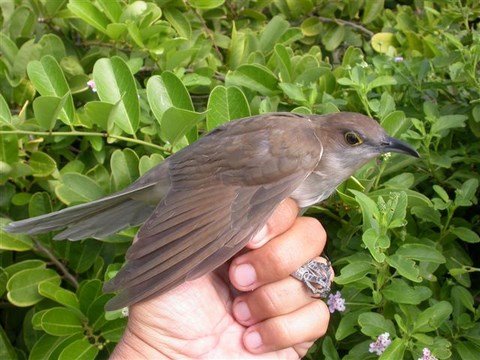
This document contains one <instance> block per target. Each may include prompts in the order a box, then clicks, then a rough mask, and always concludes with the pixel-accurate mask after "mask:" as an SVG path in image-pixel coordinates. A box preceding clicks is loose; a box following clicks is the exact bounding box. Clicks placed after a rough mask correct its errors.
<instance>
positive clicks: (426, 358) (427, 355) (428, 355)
mask: <svg viewBox="0 0 480 360" xmlns="http://www.w3.org/2000/svg"><path fill="white" fill-rule="evenodd" d="M418 360H438V359H437V358H436V357H435V356H433V355H432V352H431V351H430V349H429V348H424V349H423V356H422V357H421V358H418Z"/></svg>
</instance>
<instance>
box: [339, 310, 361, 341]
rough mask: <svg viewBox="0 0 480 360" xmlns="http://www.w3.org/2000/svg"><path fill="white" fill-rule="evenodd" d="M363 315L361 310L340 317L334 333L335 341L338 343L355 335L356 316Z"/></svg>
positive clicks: (356, 328) (356, 326) (356, 329)
mask: <svg viewBox="0 0 480 360" xmlns="http://www.w3.org/2000/svg"><path fill="white" fill-rule="evenodd" d="M363 313H364V312H363V310H361V311H351V312H348V313H346V314H344V315H342V318H341V319H340V322H339V324H338V327H337V330H336V331H335V339H336V340H338V341H340V340H343V339H345V338H347V337H348V336H350V335H352V334H355V333H356V332H357V331H358V316H359V315H360V314H363Z"/></svg>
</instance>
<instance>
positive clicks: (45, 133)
mask: <svg viewBox="0 0 480 360" xmlns="http://www.w3.org/2000/svg"><path fill="white" fill-rule="evenodd" d="M7 134H13V135H31V136H94V137H102V138H107V139H115V140H120V141H126V142H131V143H135V144H138V145H142V146H147V147H150V148H154V149H157V150H160V151H163V152H167V153H168V152H170V151H171V149H169V148H166V147H164V146H161V145H156V144H152V143H149V142H147V141H143V140H140V139H136V138H129V137H126V136H121V135H113V134H108V133H106V132H94V131H74V130H73V131H30V130H18V129H17V130H0V135H7Z"/></svg>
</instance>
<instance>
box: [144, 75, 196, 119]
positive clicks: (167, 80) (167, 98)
mask: <svg viewBox="0 0 480 360" xmlns="http://www.w3.org/2000/svg"><path fill="white" fill-rule="evenodd" d="M147 97H148V103H149V105H150V108H151V109H152V112H153V115H155V118H156V119H157V121H158V123H159V124H160V125H162V121H163V116H164V114H165V112H166V111H167V110H168V109H170V108H178V109H184V110H188V111H191V112H193V111H194V108H193V104H192V99H191V98H190V95H189V93H188V90H187V88H186V87H185V85H183V83H182V81H181V80H180V79H179V78H178V77H177V76H176V75H175V74H173V73H172V72H169V71H165V72H163V73H162V76H158V75H155V76H152V77H151V78H150V79H149V80H148V82H147Z"/></svg>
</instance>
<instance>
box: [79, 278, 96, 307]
mask: <svg viewBox="0 0 480 360" xmlns="http://www.w3.org/2000/svg"><path fill="white" fill-rule="evenodd" d="M101 295H102V282H101V281H100V280H98V279H89V280H85V281H82V283H81V284H80V287H79V288H78V290H77V298H78V300H79V301H80V310H81V311H82V313H83V314H86V313H87V312H88V308H89V307H90V304H91V303H92V301H93V300H94V299H96V298H97V297H99V296H101Z"/></svg>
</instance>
